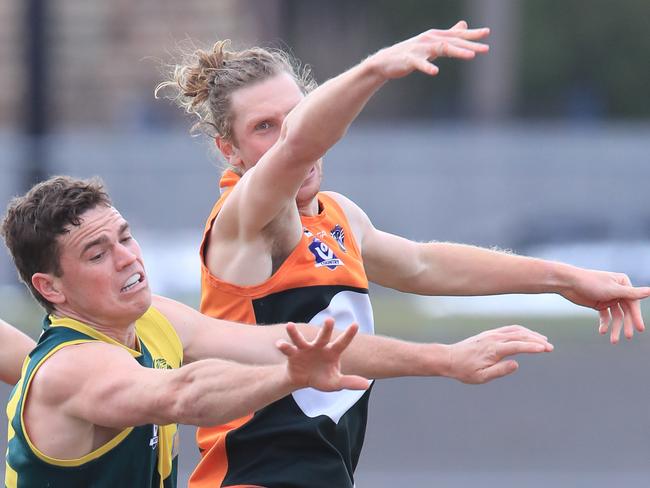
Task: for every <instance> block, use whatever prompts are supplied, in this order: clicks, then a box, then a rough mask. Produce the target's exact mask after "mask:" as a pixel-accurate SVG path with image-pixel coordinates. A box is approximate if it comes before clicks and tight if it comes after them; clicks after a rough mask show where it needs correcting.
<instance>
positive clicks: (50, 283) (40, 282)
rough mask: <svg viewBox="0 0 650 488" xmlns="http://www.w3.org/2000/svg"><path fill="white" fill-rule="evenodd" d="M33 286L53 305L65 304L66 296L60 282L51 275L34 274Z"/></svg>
mask: <svg viewBox="0 0 650 488" xmlns="http://www.w3.org/2000/svg"><path fill="white" fill-rule="evenodd" d="M32 285H33V286H34V288H36V291H38V292H39V293H40V294H41V295H42V296H43V298H45V299H46V300H47V301H49V302H52V303H55V304H56V303H63V302H65V295H64V294H63V292H61V291H60V286H59V280H58V279H57V278H56V276H53V275H51V274H49V273H34V274H33V275H32Z"/></svg>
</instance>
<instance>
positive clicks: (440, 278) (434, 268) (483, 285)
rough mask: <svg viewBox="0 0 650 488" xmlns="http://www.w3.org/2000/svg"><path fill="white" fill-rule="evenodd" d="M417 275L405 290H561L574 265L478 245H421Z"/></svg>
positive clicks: (450, 292)
mask: <svg viewBox="0 0 650 488" xmlns="http://www.w3.org/2000/svg"><path fill="white" fill-rule="evenodd" d="M417 259H418V261H419V266H418V272H417V274H416V275H415V276H414V277H413V278H412V279H410V280H407V281H405V287H404V288H405V289H404V291H408V292H411V293H418V294H422V295H498V294H504V293H561V292H563V291H564V290H566V289H568V288H569V287H570V286H571V276H572V275H573V274H574V270H575V269H576V268H574V267H573V266H569V265H566V264H562V263H557V262H552V261H545V260H542V259H536V258H530V257H524V256H517V255H514V254H511V253H507V252H503V251H495V250H490V249H484V248H480V247H475V246H467V245H462V244H450V243H426V244H420V246H419V256H418V258H417Z"/></svg>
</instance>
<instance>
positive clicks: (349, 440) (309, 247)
mask: <svg viewBox="0 0 650 488" xmlns="http://www.w3.org/2000/svg"><path fill="white" fill-rule="evenodd" d="M236 181H237V177H236V175H234V174H233V173H230V172H226V174H225V175H224V178H223V179H222V186H224V183H225V184H226V185H229V184H230V185H232V184H234V183H236ZM228 192H229V190H228V189H226V191H225V192H224V194H223V195H222V197H221V198H220V200H219V201H218V202H217V203H216V205H215V207H214V209H213V210H212V213H211V214H210V217H209V218H208V221H207V224H206V227H205V233H204V238H203V243H202V245H201V257H202V263H203V264H202V278H201V280H202V282H201V284H202V294H201V312H203V313H205V314H207V315H210V316H212V317H218V318H222V319H229V320H234V321H238V322H246V323H250V324H260V325H264V324H274V323H278V322H287V321H294V322H309V323H312V324H315V325H321V324H322V323H323V320H324V319H325V318H327V317H334V318H335V319H336V327H339V328H345V327H347V326H348V325H349V324H350V323H352V322H357V323H358V324H359V327H360V331H361V332H364V333H367V334H372V333H373V331H374V326H373V317H372V308H371V305H370V300H369V298H368V280H367V278H366V274H365V271H364V268H363V263H362V260H361V253H360V250H359V248H358V246H357V244H356V242H355V240H354V237H353V236H352V233H351V230H350V226H349V223H348V220H347V218H346V216H345V214H344V213H343V210H342V209H341V207H340V206H339V205H338V204H337V203H336V202H335V201H334V200H333V199H332V198H331V197H330V196H327V195H326V194H323V193H319V194H318V200H319V208H320V213H319V214H318V215H315V216H309V217H301V220H302V225H303V235H302V238H301V240H300V242H299V244H298V245H297V246H296V248H295V249H294V250H293V252H292V253H291V254H290V255H289V257H288V258H287V259H286V261H285V262H284V263H283V264H282V265H281V266H280V268H279V269H278V270H277V271H276V272H275V273H274V274H273V275H272V276H271V277H270V278H269V279H268V280H266V281H265V282H263V283H261V284H259V285H254V286H237V285H234V284H232V283H226V282H223V281H221V280H219V279H218V278H216V277H215V276H213V275H212V274H211V273H210V272H209V270H208V269H207V267H206V266H205V260H204V259H203V257H204V255H205V254H204V251H205V250H204V247H205V242H206V236H207V235H208V234H209V232H210V230H211V227H212V224H213V222H214V219H215V218H216V216H217V214H218V212H219V210H220V209H221V206H222V205H223V202H224V200H225V198H227V196H228ZM369 394H370V392H369V391H348V390H345V391H341V392H332V393H325V392H320V391H316V390H313V389H311V388H307V389H303V390H298V391H296V392H294V393H293V394H292V395H289V396H287V397H285V398H283V399H281V400H279V401H277V402H275V403H273V404H271V405H269V406H268V407H265V408H263V409H262V410H259V411H257V412H254V413H251V414H250V415H248V416H247V417H244V418H241V419H239V420H236V421H234V422H231V423H228V424H226V425H221V426H218V427H209V428H199V430H198V433H197V440H198V444H199V448H200V450H201V454H202V458H201V461H200V463H199V465H198V467H197V468H196V470H195V471H194V473H193V474H192V477H191V478H190V484H189V486H190V488H208V487H209V488H215V487H220V486H222V487H236V486H251V485H252V486H262V487H266V488H280V487H281V488H291V487H305V486H309V487H311V488H320V487H322V488H332V487H337V488H346V487H350V488H351V487H352V486H353V484H354V482H353V473H354V469H355V467H356V465H357V462H358V459H359V454H360V451H361V446H362V444H363V438H364V435H365V429H366V419H367V408H368V397H369Z"/></svg>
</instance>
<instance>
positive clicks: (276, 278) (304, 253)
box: [189, 171, 368, 488]
mask: <svg viewBox="0 0 650 488" xmlns="http://www.w3.org/2000/svg"><path fill="white" fill-rule="evenodd" d="M238 179H239V176H237V175H236V174H234V173H232V172H231V171H226V172H225V173H224V177H223V178H222V180H221V182H220V187H221V189H222V191H223V194H222V196H221V198H220V199H219V200H218V201H217V203H216V204H215V205H214V207H213V209H212V212H211V213H210V216H209V217H208V220H207V222H206V225H205V229H204V233H203V240H202V242H201V247H200V257H201V305H200V310H201V313H204V314H206V315H209V316H211V317H216V318H221V319H227V320H233V321H237V322H243V323H248V324H254V323H255V314H254V310H253V300H254V299H257V298H262V297H265V296H267V295H269V294H271V293H277V292H280V291H283V290H289V289H294V288H302V287H307V286H310V285H314V284H320V283H322V282H323V275H322V273H328V274H327V275H326V276H327V279H326V281H327V284H329V285H344V286H356V287H359V288H367V287H368V279H367V278H366V274H365V270H364V268H363V263H362V260H361V253H360V250H359V248H358V246H357V244H356V242H355V241H354V237H353V236H352V233H351V232H347V233H346V235H345V249H346V250H345V251H344V250H342V248H341V247H340V245H339V243H338V242H337V240H336V239H335V238H334V237H333V236H332V235H331V233H330V231H331V229H332V228H333V227H334V226H335V225H341V226H342V227H344V228H345V229H348V230H349V229H350V226H349V223H348V220H347V217H346V216H345V213H344V212H343V210H342V209H341V207H340V206H339V205H338V203H336V201H335V200H334V199H333V198H332V197H330V196H328V195H326V194H324V193H319V194H318V200H319V203H320V207H321V208H322V211H321V213H319V214H318V215H315V216H310V217H305V216H302V217H301V222H302V225H303V227H304V228H305V229H307V230H309V231H310V232H311V233H312V234H313V235H312V237H309V236H307V235H306V234H305V233H304V232H303V235H302V237H301V240H300V242H299V243H298V245H297V246H296V248H295V249H294V250H293V251H292V252H291V254H290V255H289V256H288V257H287V259H286V260H285V261H284V263H283V264H282V265H281V266H280V267H279V268H278V270H277V271H276V272H275V273H274V274H273V275H272V276H271V277H270V278H269V279H267V280H266V281H264V282H262V283H260V284H258V285H253V286H239V285H235V284H232V283H228V282H224V281H221V280H220V279H219V278H217V277H216V276H214V275H212V274H211V273H210V270H209V269H208V267H207V266H206V264H205V259H204V258H205V246H206V243H207V238H208V236H209V233H210V231H211V229H212V224H213V222H214V220H215V218H216V217H217V214H218V213H219V211H220V210H221V208H222V206H223V203H224V201H225V199H226V198H227V197H228V194H229V193H230V191H231V190H232V187H233V186H234V185H235V184H236V183H237V181H238ZM313 236H315V237H316V238H318V239H319V240H320V241H321V242H324V243H325V244H326V245H327V246H329V248H330V249H332V250H333V251H334V252H335V254H336V257H337V258H339V259H340V260H341V261H342V262H343V265H341V266H338V267H337V268H336V272H335V273H334V272H332V270H330V269H323V268H322V267H316V266H315V265H314V263H315V261H314V254H313V253H312V252H311V251H310V250H309V242H310V240H312V239H313ZM329 273H331V274H329ZM250 418H252V414H251V415H249V416H247V417H244V418H241V419H238V420H236V421H234V422H231V423H228V424H225V425H221V426H216V427H199V429H198V430H197V443H198V445H199V448H200V449H201V461H200V462H199V465H198V466H197V468H196V469H195V471H194V473H192V476H191V477H190V480H189V488H214V487H218V486H221V483H222V482H223V480H224V478H225V476H226V473H227V470H228V457H227V451H226V434H227V433H228V432H229V431H230V430H232V429H235V428H237V427H239V426H241V425H243V424H244V423H246V422H247V421H248V420H249V419H250Z"/></svg>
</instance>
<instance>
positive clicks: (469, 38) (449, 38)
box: [368, 20, 490, 79]
mask: <svg viewBox="0 0 650 488" xmlns="http://www.w3.org/2000/svg"><path fill="white" fill-rule="evenodd" d="M489 33H490V29H488V28H482V29H468V27H467V22H465V21H464V20H461V21H460V22H458V23H457V24H456V25H454V26H453V27H452V28H451V29H445V30H440V29H430V30H428V31H426V32H423V33H422V34H419V35H417V36H415V37H412V38H410V39H407V40H405V41H402V42H400V43H398V44H394V45H393V46H390V47H387V48H385V49H382V50H381V51H379V52H377V53H376V54H374V55H373V56H371V58H369V59H368V61H370V62H372V63H373V64H374V65H375V66H376V69H377V71H378V72H379V73H380V74H381V75H382V76H383V77H384V78H385V79H391V78H402V77H403V76H406V75H408V74H409V73H412V72H413V71H416V70H417V71H421V72H423V73H425V74H428V75H431V76H434V75H437V74H438V71H439V68H438V67H437V66H436V65H435V64H433V63H432V62H431V61H433V60H434V59H436V58H440V57H447V58H459V59H472V58H474V57H475V56H476V54H477V53H486V52H487V51H488V50H489V46H488V45H487V44H483V43H480V42H476V41H478V40H481V39H483V38H485V37H487V36H488V35H489Z"/></svg>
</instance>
